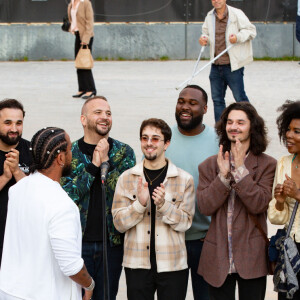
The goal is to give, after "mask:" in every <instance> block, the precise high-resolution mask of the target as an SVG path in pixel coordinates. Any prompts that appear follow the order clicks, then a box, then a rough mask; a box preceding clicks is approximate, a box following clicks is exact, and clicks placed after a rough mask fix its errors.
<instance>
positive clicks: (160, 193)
mask: <svg viewBox="0 0 300 300" xmlns="http://www.w3.org/2000/svg"><path fill="white" fill-rule="evenodd" d="M152 199H153V201H154V204H155V205H156V207H157V209H160V208H161V207H162V206H163V205H164V203H165V187H164V185H163V184H162V183H161V184H160V186H158V187H157V188H156V189H154V191H153V193H152Z"/></svg>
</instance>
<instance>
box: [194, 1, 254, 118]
mask: <svg viewBox="0 0 300 300" xmlns="http://www.w3.org/2000/svg"><path fill="white" fill-rule="evenodd" d="M212 5H213V7H214V9H213V10H211V11H210V12H209V13H208V14H207V16H206V18H205V21H204V24H203V26H202V35H201V37H200V39H199V43H200V45H201V46H202V47H203V46H206V45H210V58H211V59H213V58H214V57H216V56H217V55H219V54H220V53H221V52H222V51H223V50H225V49H226V48H227V47H228V46H229V45H230V44H233V45H234V46H233V47H232V48H231V49H230V50H229V51H228V52H226V53H225V54H224V55H222V56H221V57H220V58H219V59H217V60H216V61H215V62H214V64H212V66H211V70H210V75H209V80H210V86H211V96H212V100H213V102H214V112H215V121H216V122H217V121H219V119H220V116H221V114H222V112H223V110H224V109H225V107H226V104H225V94H226V89H227V86H229V87H230V89H231V91H232V94H233V97H234V99H235V101H236V102H240V101H248V102H249V99H248V97H247V95H246V93H245V89H244V78H243V77H244V66H245V65H246V64H248V63H250V62H251V61H253V53H252V42H251V41H252V40H253V39H254V38H255V36H256V28H255V26H254V25H253V24H251V23H250V21H249V19H248V18H247V16H246V15H245V14H244V13H243V12H242V11H241V10H240V9H237V8H234V7H231V6H229V5H226V0H212Z"/></svg>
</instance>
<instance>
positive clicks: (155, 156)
mask: <svg viewBox="0 0 300 300" xmlns="http://www.w3.org/2000/svg"><path fill="white" fill-rule="evenodd" d="M144 155H145V158H146V159H147V160H151V161H152V160H156V158H157V154H154V155H153V156H151V155H146V154H144Z"/></svg>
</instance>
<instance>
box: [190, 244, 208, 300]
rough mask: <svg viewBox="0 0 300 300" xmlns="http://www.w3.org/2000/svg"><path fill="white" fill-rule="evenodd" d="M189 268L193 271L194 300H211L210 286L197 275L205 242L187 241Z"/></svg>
mask: <svg viewBox="0 0 300 300" xmlns="http://www.w3.org/2000/svg"><path fill="white" fill-rule="evenodd" d="M185 245H186V251H187V258H188V267H189V269H191V276H192V287H193V295H194V300H209V286H208V284H207V283H206V281H205V280H204V279H203V277H202V276H200V275H199V274H198V273H197V270H198V266H199V261H200V255H201V251H202V247H203V241H200V240H194V241H185Z"/></svg>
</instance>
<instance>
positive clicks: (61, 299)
mask: <svg viewBox="0 0 300 300" xmlns="http://www.w3.org/2000/svg"><path fill="white" fill-rule="evenodd" d="M30 146H31V153H32V158H33V164H32V165H31V166H30V172H31V173H32V174H31V175H29V176H27V177H26V178H23V179H22V180H20V181H18V182H17V183H16V184H15V185H14V186H13V187H11V188H10V189H9V202H8V214H7V223H6V230H5V238H4V248H3V261H2V267H1V271H0V299H1V300H22V299H24V300H28V299H32V300H42V299H47V300H66V299H68V300H80V299H82V293H81V292H82V288H84V289H85V294H84V297H83V300H89V299H91V297H92V294H93V288H94V286H95V283H94V280H93V279H92V278H91V276H90V275H89V273H88V272H87V270H86V267H85V265H84V262H83V259H82V258H81V226H80V218H79V212H78V208H77V207H76V205H75V204H74V203H73V201H72V200H71V199H70V197H68V195H67V193H66V192H65V191H64V190H63V189H62V188H61V186H60V184H59V181H60V178H61V176H65V175H67V174H68V173H69V172H70V171H71V160H72V152H71V141H70V137H69V135H68V134H67V133H66V132H65V131H64V130H63V129H60V128H56V127H48V128H44V129H41V130H39V131H38V132H37V133H36V134H35V135H34V136H33V138H32V140H31V145H30Z"/></svg>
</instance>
